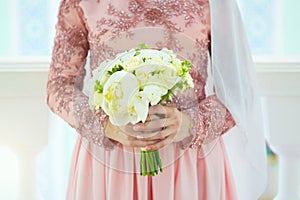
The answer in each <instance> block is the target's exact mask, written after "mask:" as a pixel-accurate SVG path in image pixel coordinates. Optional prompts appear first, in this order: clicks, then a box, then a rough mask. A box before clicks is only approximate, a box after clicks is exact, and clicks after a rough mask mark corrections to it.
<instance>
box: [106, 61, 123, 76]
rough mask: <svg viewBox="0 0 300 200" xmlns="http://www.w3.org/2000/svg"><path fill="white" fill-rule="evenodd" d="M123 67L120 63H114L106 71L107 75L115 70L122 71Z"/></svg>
mask: <svg viewBox="0 0 300 200" xmlns="http://www.w3.org/2000/svg"><path fill="white" fill-rule="evenodd" d="M123 69H124V67H123V66H122V65H120V64H117V65H115V66H114V67H113V68H112V69H111V70H110V71H107V74H108V75H113V74H114V73H115V72H118V71H122V70H123Z"/></svg>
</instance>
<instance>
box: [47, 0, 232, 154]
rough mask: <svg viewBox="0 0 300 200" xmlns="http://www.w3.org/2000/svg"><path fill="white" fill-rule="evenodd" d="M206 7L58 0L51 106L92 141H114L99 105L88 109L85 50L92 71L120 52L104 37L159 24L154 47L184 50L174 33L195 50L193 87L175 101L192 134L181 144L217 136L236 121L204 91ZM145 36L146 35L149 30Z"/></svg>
mask: <svg viewBox="0 0 300 200" xmlns="http://www.w3.org/2000/svg"><path fill="white" fill-rule="evenodd" d="M209 10H210V9H209V1H208V0H122V1H119V0H105V1H104V0H92V1H88V0H62V2H61V5H60V9H59V14H58V22H57V25H56V31H57V32H56V37H55V44H54V49H53V54H52V62H51V66H50V72H49V79H48V84H47V92H48V104H49V106H50V108H51V109H52V111H53V112H55V113H56V114H58V115H59V116H61V117H62V118H63V119H64V120H65V121H66V122H68V123H69V124H70V125H71V126H72V127H74V128H75V129H76V130H77V132H78V133H80V134H81V135H82V137H84V138H86V139H87V140H88V141H90V142H91V143H93V144H95V145H98V146H102V147H105V148H106V149H112V148H113V146H114V142H113V141H111V140H108V139H107V138H106V137H105V136H104V134H103V130H104V125H105V122H106V120H107V116H106V114H105V113H104V112H103V111H102V110H100V111H97V112H93V111H91V110H90V108H89V105H88V97H87V96H86V94H84V93H83V92H82V86H83V77H84V76H85V75H87V76H89V75H90V73H88V74H86V69H85V68H84V65H85V62H86V57H87V55H88V53H89V54H90V65H89V66H90V69H88V71H90V72H91V71H92V70H93V69H94V68H96V67H97V66H98V65H99V64H100V63H101V62H102V61H103V60H105V59H107V58H110V57H113V56H115V55H116V53H118V51H117V50H115V49H114V48H111V47H109V46H107V43H106V41H108V40H113V39H114V38H117V39H118V40H119V38H123V39H125V40H132V38H134V37H135V34H136V32H135V30H139V29H141V28H143V27H157V28H161V29H163V30H164V31H163V35H164V36H163V40H160V41H157V42H156V43H155V45H156V46H157V48H161V47H168V48H169V49H172V50H174V51H178V52H180V51H182V48H183V47H182V45H181V43H180V41H179V40H178V38H176V37H175V36H174V33H175V34H176V33H180V34H184V35H187V36H188V37H190V38H192V39H193V40H194V41H195V44H194V47H195V49H194V50H193V51H191V52H186V53H185V55H186V56H187V57H188V58H189V59H190V60H191V61H192V63H193V68H192V70H191V75H192V77H193V79H194V84H195V88H193V90H192V91H187V92H186V93H183V94H179V95H178V97H177V98H175V100H174V104H175V105H176V106H177V108H178V109H179V110H181V111H182V112H184V113H186V114H187V115H189V117H190V119H191V121H192V123H191V124H192V126H191V129H190V131H191V133H192V135H193V137H191V138H188V139H186V140H185V142H184V143H182V144H183V146H188V145H190V146H191V147H198V146H201V145H202V144H203V143H204V142H210V141H211V140H213V139H215V138H217V137H219V136H220V135H221V134H223V133H225V132H226V131H227V130H228V129H229V128H231V127H232V126H234V124H235V123H234V120H233V119H232V117H231V115H230V113H229V111H228V110H227V109H226V108H225V107H224V105H223V104H222V103H221V102H220V101H219V100H218V98H217V97H216V96H215V95H214V94H213V92H210V94H208V93H207V92H206V85H207V84H206V83H207V81H208V78H209V76H208V74H209V73H208V63H209V62H208V58H209V54H208V53H207V52H209V50H210V12H209ZM147 37H148V38H149V40H150V38H151V33H149V36H145V38H146V39H147ZM145 43H147V41H145ZM212 91H213V90H212ZM191 139H192V140H191Z"/></svg>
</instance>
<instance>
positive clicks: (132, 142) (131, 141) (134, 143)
mask: <svg viewBox="0 0 300 200" xmlns="http://www.w3.org/2000/svg"><path fill="white" fill-rule="evenodd" d="M129 137H130V136H129ZM155 143H157V141H156V140H150V141H148V140H147V141H144V140H139V139H136V138H134V137H130V138H127V139H126V140H125V142H124V143H123V145H125V146H130V147H146V146H149V145H153V144H155Z"/></svg>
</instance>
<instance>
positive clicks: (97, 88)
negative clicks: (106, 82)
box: [94, 80, 103, 93]
mask: <svg viewBox="0 0 300 200" xmlns="http://www.w3.org/2000/svg"><path fill="white" fill-rule="evenodd" d="M94 91H95V92H98V93H103V85H101V83H100V81H99V80H96V84H95V86H94Z"/></svg>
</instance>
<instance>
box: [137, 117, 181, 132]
mask: <svg viewBox="0 0 300 200" xmlns="http://www.w3.org/2000/svg"><path fill="white" fill-rule="evenodd" d="M176 123H177V120H176V119H169V118H167V119H158V120H153V121H149V122H146V123H139V124H136V125H134V126H133V130H135V131H144V132H154V131H157V130H160V129H162V128H166V127H168V126H172V125H176Z"/></svg>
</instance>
